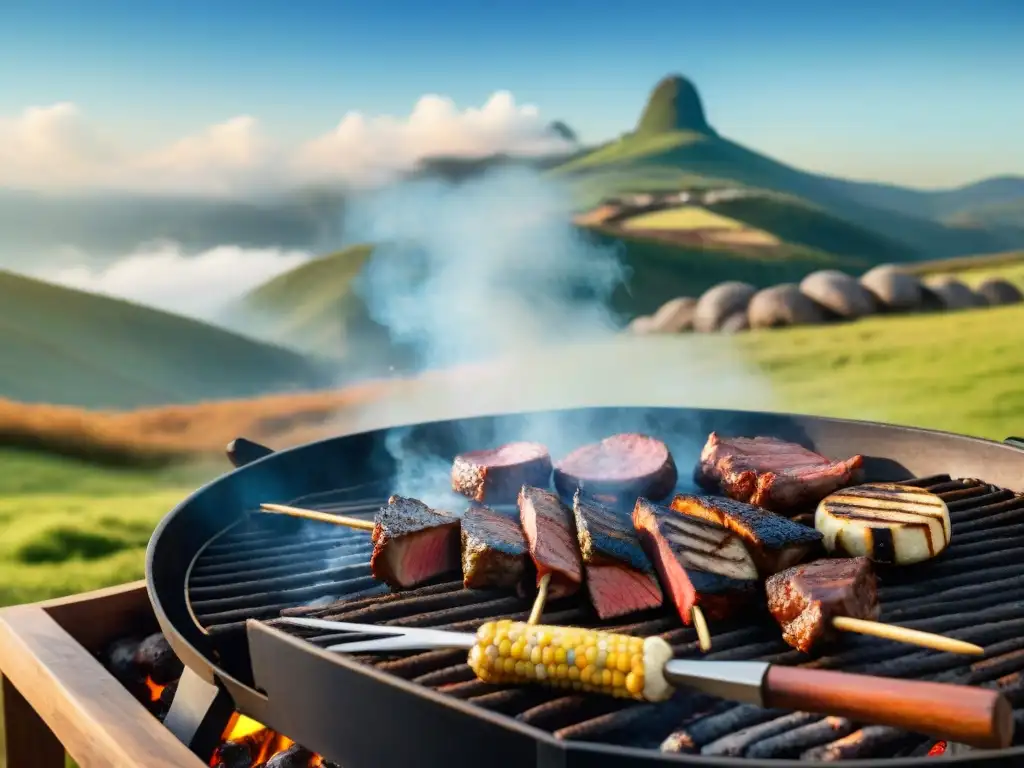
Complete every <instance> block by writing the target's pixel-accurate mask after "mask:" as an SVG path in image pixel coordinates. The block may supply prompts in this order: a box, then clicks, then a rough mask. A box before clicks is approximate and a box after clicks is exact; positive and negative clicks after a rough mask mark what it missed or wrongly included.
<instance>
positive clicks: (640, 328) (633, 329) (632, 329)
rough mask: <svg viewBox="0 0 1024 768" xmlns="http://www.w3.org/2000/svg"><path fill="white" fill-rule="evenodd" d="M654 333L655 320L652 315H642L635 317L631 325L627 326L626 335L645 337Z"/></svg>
mask: <svg viewBox="0 0 1024 768" xmlns="http://www.w3.org/2000/svg"><path fill="white" fill-rule="evenodd" d="M653 332H654V318H653V317H651V316H650V315H640V316H639V317H634V318H633V319H632V320H631V321H630V323H629V325H627V326H626V333H632V334H634V335H636V336H643V335H645V334H648V333H653Z"/></svg>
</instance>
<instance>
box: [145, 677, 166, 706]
mask: <svg viewBox="0 0 1024 768" xmlns="http://www.w3.org/2000/svg"><path fill="white" fill-rule="evenodd" d="M146 687H147V688H148V689H149V700H150V701H160V694H162V693H163V692H164V688H166V687H167V686H166V685H159V684H158V683H154V682H153V681H152V679H150V678H148V677H147V678H146Z"/></svg>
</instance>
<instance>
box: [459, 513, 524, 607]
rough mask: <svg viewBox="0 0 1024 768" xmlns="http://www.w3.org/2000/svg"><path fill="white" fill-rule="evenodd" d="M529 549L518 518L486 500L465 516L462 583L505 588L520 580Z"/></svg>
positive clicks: (486, 587) (476, 587)
mask: <svg viewBox="0 0 1024 768" xmlns="http://www.w3.org/2000/svg"><path fill="white" fill-rule="evenodd" d="M527 553H528V549H527V546H526V537H525V536H523V529H522V528H521V527H520V525H519V521H518V520H517V519H515V518H512V517H509V516H508V515H503V514H501V513H500V512H495V511H494V510H493V509H491V508H490V507H485V506H483V505H482V504H470V505H469V509H467V510H466V513H465V514H464V515H463V516H462V584H463V586H464V587H466V589H501V588H506V587H507V588H511V587H515V586H517V585H518V584H519V582H520V580H521V579H522V578H523V573H524V572H525V570H526V558H527Z"/></svg>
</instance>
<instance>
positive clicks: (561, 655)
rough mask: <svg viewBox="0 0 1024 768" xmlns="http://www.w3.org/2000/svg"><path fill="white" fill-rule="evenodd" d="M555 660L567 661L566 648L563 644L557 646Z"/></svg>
mask: <svg viewBox="0 0 1024 768" xmlns="http://www.w3.org/2000/svg"><path fill="white" fill-rule="evenodd" d="M555 661H556V662H557V663H558V664H564V663H565V648H562V647H561V646H559V647H558V648H555Z"/></svg>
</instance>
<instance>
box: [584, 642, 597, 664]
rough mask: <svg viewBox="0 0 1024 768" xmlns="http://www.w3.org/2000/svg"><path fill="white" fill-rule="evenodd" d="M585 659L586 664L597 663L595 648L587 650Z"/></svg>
mask: <svg viewBox="0 0 1024 768" xmlns="http://www.w3.org/2000/svg"><path fill="white" fill-rule="evenodd" d="M586 659H587V663H588V664H594V663H596V662H597V648H595V647H594V646H591V647H589V648H587V653H586Z"/></svg>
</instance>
